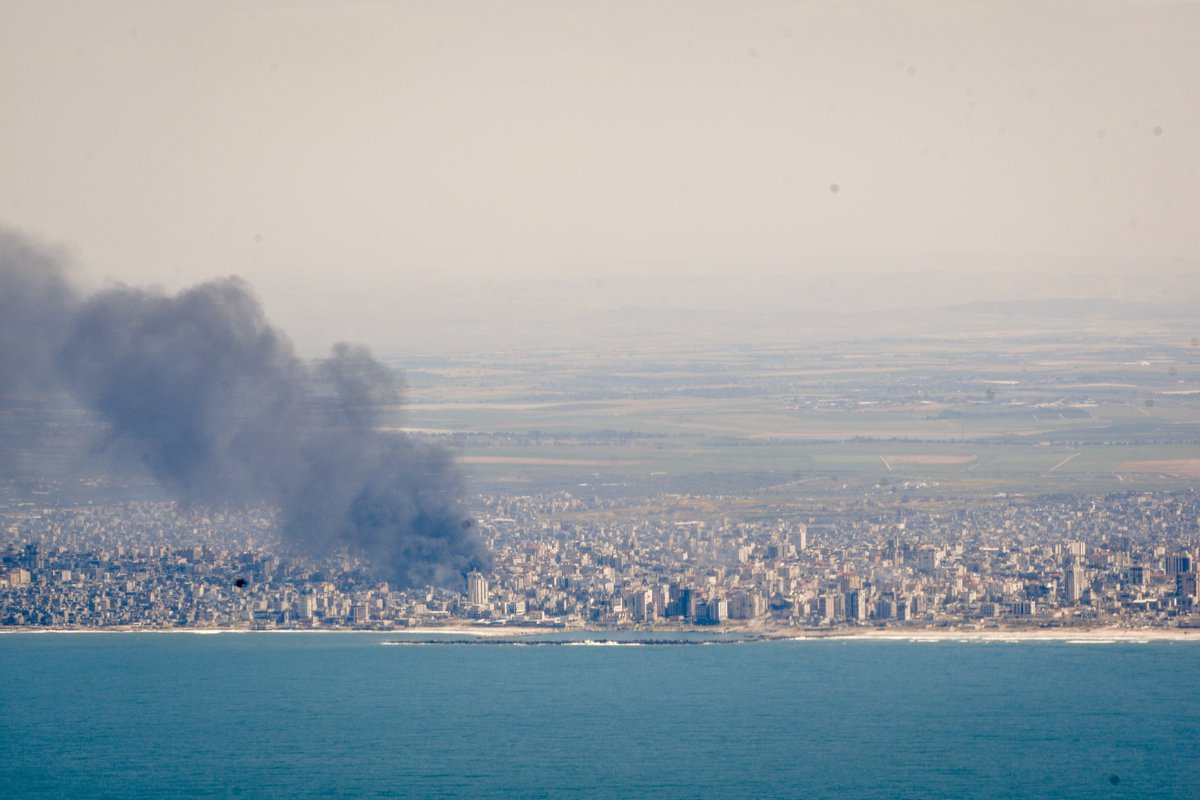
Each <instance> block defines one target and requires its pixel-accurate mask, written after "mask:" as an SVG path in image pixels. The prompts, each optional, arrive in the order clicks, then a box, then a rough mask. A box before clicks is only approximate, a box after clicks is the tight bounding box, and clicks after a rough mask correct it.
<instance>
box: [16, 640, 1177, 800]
mask: <svg viewBox="0 0 1200 800" xmlns="http://www.w3.org/2000/svg"><path fill="white" fill-rule="evenodd" d="M420 638H422V639H429V638H430V637H429V636H427V635H422V636H421V637H420ZM603 638H611V637H601V636H597V635H596V634H591V635H590V636H589V635H581V636H580V637H578V638H571V639H568V640H566V641H574V642H581V643H587V642H593V643H594V642H598V641H599V640H601V639H603ZM635 638H636V637H635ZM660 638H662V637H660ZM685 638H690V637H685ZM403 639H404V637H403V636H397V635H396V634H345V635H339V636H327V635H320V634H295V635H288V636H271V635H245V636H158V635H153V634H125V635H114V636H41V635H32V634H30V635H25V634H14V635H9V636H4V637H0V672H2V674H3V676H4V680H3V681H0V707H2V708H3V709H4V714H3V715H2V719H0V785H2V786H4V787H6V792H7V794H8V795H10V796H14V797H72V798H100V797H113V798H116V797H145V798H149V797H164V796H187V797H272V798H274V797H280V798H282V797H360V796H373V797H445V798H457V797H485V796H486V797H531V798H536V797H543V798H550V797H613V798H616V797H621V798H626V797H655V798H660V797H765V796H775V797H835V796H853V797H910V798H918V797H947V796H957V797H1013V798H1016V797H1050V796H1054V797H1067V798H1073V797H1078V798H1084V797H1088V798H1092V797H1146V796H1155V797H1180V798H1182V797H1194V796H1195V782H1194V778H1193V775H1194V770H1195V767H1196V766H1197V764H1200V693H1197V692H1195V691H1193V690H1192V687H1191V686H1190V676H1193V675H1194V674H1195V673H1196V669H1197V667H1198V666H1200V647H1197V646H1196V645H1195V644H1194V643H1192V642H1173V641H1150V642H1147V643H1137V642H1125V641H1115V640H1103V639H1096V640H1089V641H1094V642H1095V643H1097V644H1100V645H1103V646H1086V647H1084V646H1078V644H1077V643H1073V642H1068V641H1033V642H1029V641H1025V642H1002V641H990V642H978V641H972V642H965V643H964V642H957V641H953V640H951V641H946V640H937V641H921V642H909V641H878V640H866V639H853V640H846V639H823V640H804V641H754V642H746V643H743V644H736V645H732V646H714V647H684V646H671V645H669V644H667V645H659V646H640V647H636V646H635V647H620V646H618V647H605V646H600V647H579V646H570V647H527V646H513V647H505V646H489V647H472V646H468V645H465V644H455V643H443V644H439V645H435V646H426V647H388V646H383V645H384V643H385V642H388V641H397V640H403ZM1079 641H1084V640H1079Z"/></svg>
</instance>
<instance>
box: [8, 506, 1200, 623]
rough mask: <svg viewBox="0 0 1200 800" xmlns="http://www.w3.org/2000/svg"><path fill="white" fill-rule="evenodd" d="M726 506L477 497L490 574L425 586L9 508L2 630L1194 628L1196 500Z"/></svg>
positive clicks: (204, 520)
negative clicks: (754, 512) (770, 509)
mask: <svg viewBox="0 0 1200 800" xmlns="http://www.w3.org/2000/svg"><path fill="white" fill-rule="evenodd" d="M722 500H723V501H725V502H724V504H723V503H722V502H718V501H722ZM733 500H734V498H707V497H706V498H701V497H689V496H684V495H680V496H669V497H658V498H653V502H654V506H655V507H656V508H658V509H659V510H660V513H659V514H657V515H651V514H649V513H648V512H647V511H646V502H645V501H642V502H641V503H637V504H635V503H634V502H633V501H631V500H620V499H603V498H596V497H590V498H588V497H583V496H574V495H573V494H571V493H568V492H565V491H558V492H552V493H546V494H536V495H503V496H501V495H493V496H479V497H476V498H473V502H472V508H473V509H475V511H476V515H477V521H478V525H479V529H480V532H481V535H482V536H483V537H484V539H485V541H486V543H487V545H488V546H489V548H490V550H491V552H492V553H493V555H494V562H493V565H492V566H491V567H490V568H488V569H487V570H485V571H471V572H469V573H467V574H465V575H463V576H462V580H461V583H458V584H457V585H449V586H436V587H435V586H425V587H400V586H395V585H390V584H389V583H388V582H387V581H385V580H382V579H381V578H380V576H378V575H372V574H371V573H370V572H369V571H368V570H367V568H366V567H367V565H366V564H364V563H362V562H360V561H358V560H356V558H355V557H354V555H353V554H351V553H343V554H341V555H340V556H339V557H335V558H329V559H326V560H325V561H323V562H321V563H314V562H312V561H310V560H307V559H304V558H302V557H291V556H288V555H286V554H285V553H283V552H281V548H280V546H279V540H278V538H277V535H276V533H275V530H276V524H277V523H276V520H275V518H274V515H273V513H272V511H271V509H269V508H267V507H251V508H237V509H233V508H226V509H211V508H201V507H185V506H179V505H177V504H175V503H172V502H165V501H161V502H151V501H143V502H126V503H118V504H113V505H107V506H106V505H95V506H45V507H42V506H39V505H37V504H34V503H30V502H22V503H15V504H12V505H10V506H9V507H8V508H6V509H5V510H4V513H3V517H2V518H0V525H2V527H0V532H2V534H3V540H2V541H3V550H2V564H0V627H6V628H9V629H14V628H24V629H29V628H58V629H84V628H86V629H91V628H95V629H218V630H219V629H253V630H270V629H361V630H393V629H394V630H401V629H406V628H408V629H428V628H435V627H441V626H447V627H456V626H457V627H459V628H461V627H463V626H496V627H503V626H515V627H521V628H541V627H545V628H549V629H558V628H582V629H596V630H607V629H651V630H652V629H663V630H680V629H685V628H688V627H690V626H722V629H731V630H737V629H749V630H774V629H783V630H818V631H819V630H825V631H835V632H836V631H839V630H841V631H853V630H856V629H863V628H868V629H869V628H885V629H888V628H897V629H905V628H909V629H922V628H924V629H938V628H943V629H946V628H949V629H961V630H988V629H996V628H1080V629H1084V628H1097V627H1111V628H1128V629H1146V628H1159V629H1161V628H1188V627H1200V613H1198V612H1197V609H1198V605H1200V590H1198V582H1197V555H1198V548H1200V532H1198V526H1197V520H1198V519H1200V500H1198V499H1197V497H1196V495H1195V493H1194V492H1141V493H1128V494H1109V495H1096V496H1087V495H1052V496H1046V497H1036V498H1035V497H1024V496H1006V495H997V496H993V497H990V498H984V499H975V500H973V501H972V502H970V503H963V502H961V501H960V500H954V499H952V498H948V497H942V498H939V497H929V498H926V499H925V500H923V501H922V502H920V503H915V504H911V505H910V504H904V503H900V502H896V501H892V502H887V501H885V500H880V501H878V502H876V501H871V502H865V503H864V502H862V501H859V502H857V503H854V504H852V503H850V502H848V501H846V502H843V503H840V504H839V503H838V502H837V501H836V500H832V499H828V498H826V499H818V498H812V499H810V501H808V502H800V501H795V502H793V503H792V504H791V505H790V507H786V508H785V507H784V506H782V505H781V506H779V507H778V508H776V510H777V511H780V512H782V511H787V512H788V513H779V514H778V515H777V516H775V517H774V518H768V517H765V516H764V517H761V518H758V519H749V518H743V519H736V518H732V517H731V516H730V515H728V514H723V513H721V512H720V509H721V508H722V506H723V505H724V507H725V508H726V509H728V508H731V507H733V506H734V505H735V504H734V503H733ZM635 506H636V507H635ZM702 508H703V509H709V510H708V512H707V513H700V512H699V511H698V510H699V509H702ZM714 509H716V511H714ZM689 510H693V511H696V513H695V514H693V515H692V516H688V515H687V514H686V513H684V512H686V511H689ZM630 520H634V521H630Z"/></svg>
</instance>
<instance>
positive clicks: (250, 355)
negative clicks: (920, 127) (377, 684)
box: [0, 234, 490, 585]
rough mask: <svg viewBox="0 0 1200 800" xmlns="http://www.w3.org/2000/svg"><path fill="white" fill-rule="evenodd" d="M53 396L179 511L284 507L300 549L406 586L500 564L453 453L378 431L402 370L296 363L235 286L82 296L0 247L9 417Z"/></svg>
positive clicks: (38, 261)
mask: <svg viewBox="0 0 1200 800" xmlns="http://www.w3.org/2000/svg"><path fill="white" fill-rule="evenodd" d="M56 388H61V389H65V390H66V391H68V392H69V393H70V395H71V396H72V397H73V398H75V400H77V401H78V402H79V403H80V404H81V405H83V406H84V407H85V408H86V409H88V410H89V411H91V412H92V413H93V414H94V415H95V416H96V417H97V418H98V419H99V420H100V421H102V422H103V423H105V426H106V433H105V440H104V445H105V448H106V449H107V450H108V451H110V452H112V453H115V454H117V455H118V456H120V457H122V458H127V459H131V460H133V461H135V462H137V463H139V464H141V465H143V466H144V467H145V468H146V469H148V470H149V472H150V473H151V474H152V475H153V476H154V477H155V478H156V479H157V480H158V481H159V483H161V484H162V486H164V487H165V488H166V489H167V490H168V491H170V492H171V493H172V494H174V495H175V496H176V497H178V498H180V499H182V500H186V501H190V502H225V501H235V502H244V501H267V502H270V503H272V504H274V505H276V506H278V508H279V509H280V520H281V533H282V535H283V537H284V541H285V542H286V543H287V544H288V545H289V546H291V547H293V548H295V549H298V550H300V551H302V552H305V553H308V554H310V555H314V556H322V555H326V554H329V553H332V552H336V551H339V550H341V549H343V548H345V549H348V550H349V551H350V552H351V553H354V554H356V555H359V556H361V557H363V558H364V559H365V560H366V561H367V562H368V563H369V565H370V568H371V569H372V571H373V572H374V573H375V574H377V575H378V576H380V577H385V578H388V579H390V580H393V581H396V582H398V583H400V584H404V585H423V584H426V583H433V584H441V585H446V584H450V583H453V582H455V581H457V580H458V579H459V578H460V576H461V575H462V573H464V572H465V571H467V570H469V569H472V568H477V567H482V568H486V567H487V566H488V564H489V560H490V556H489V554H488V553H487V551H486V549H485V548H484V546H483V544H482V542H481V541H480V539H479V537H478V536H477V535H476V532H475V530H474V527H473V525H472V522H471V520H470V519H469V517H468V515H467V513H466V511H465V510H464V508H463V506H462V502H461V497H462V492H463V483H462V478H461V474H460V473H459V471H458V469H457V467H456V465H455V464H454V461H453V458H452V457H451V454H450V453H449V452H448V451H447V450H445V449H444V448H441V447H438V446H435V445H432V444H429V443H426V442H422V441H418V440H415V439H412V438H411V437H408V436H405V435H403V434H398V433H390V432H389V433H385V432H382V431H380V429H379V427H380V411H381V407H383V406H385V405H388V404H394V403H396V402H398V401H399V399H400V390H399V383H398V380H397V378H396V376H395V375H394V374H393V372H392V371H391V370H390V369H388V368H387V367H386V366H384V365H383V364H381V363H380V362H379V361H377V360H375V359H374V358H373V357H372V356H371V354H370V353H369V352H368V351H367V349H366V348H364V347H360V346H356V345H347V344H339V345H336V346H335V347H334V348H333V350H332V352H331V354H330V355H329V357H328V358H325V359H323V360H321V361H318V362H317V363H315V364H312V363H308V362H306V361H304V360H302V359H300V358H299V357H298V356H297V355H296V354H295V351H294V348H293V346H292V344H291V341H290V340H289V339H288V337H287V336H286V335H285V334H284V333H283V332H282V331H280V330H279V329H277V328H275V327H273V326H272V325H271V324H270V323H269V322H268V321H267V319H266V317H265V315H264V314H263V310H262V307H261V306H260V305H259V303H258V300H257V299H256V298H255V297H254V295H253V293H252V292H251V290H250V287H249V286H248V285H247V284H246V283H244V282H243V281H241V280H240V279H238V278H226V279H222V280H214V281H210V282H208V283H204V284H201V285H198V286H195V287H193V288H190V289H187V290H185V291H182V292H180V293H178V294H175V295H169V294H165V293H162V292H159V291H155V290H148V289H140V288H133V287H128V286H117V287H114V288H110V289H106V290H104V291H100V292H97V293H94V294H91V295H84V294H83V293H81V292H79V291H77V290H75V289H74V288H73V287H72V286H71V284H70V282H69V281H68V280H67V276H66V274H65V272H64V270H63V268H62V266H61V265H60V263H59V261H58V260H57V259H55V258H54V257H53V256H51V255H49V254H47V253H45V252H44V251H42V250H40V249H38V248H37V247H35V246H33V245H30V244H29V243H27V242H25V241H23V240H21V239H20V238H19V237H16V236H14V235H12V234H5V235H2V236H0V413H13V412H14V410H15V409H18V408H19V407H22V406H23V404H25V405H27V404H29V403H33V402H37V398H39V397H44V396H45V394H46V393H47V392H49V391H52V390H54V389H56ZM9 427H12V426H11V425H10V426H9Z"/></svg>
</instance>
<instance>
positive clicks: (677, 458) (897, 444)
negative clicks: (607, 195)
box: [391, 340, 1200, 492]
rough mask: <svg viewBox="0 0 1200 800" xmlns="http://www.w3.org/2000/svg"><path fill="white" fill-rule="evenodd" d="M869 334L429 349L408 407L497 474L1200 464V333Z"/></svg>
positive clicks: (992, 483)
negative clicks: (792, 340)
mask: <svg viewBox="0 0 1200 800" xmlns="http://www.w3.org/2000/svg"><path fill="white" fill-rule="evenodd" d="M853 349H854V352H847V351H846V350H845V349H842V348H827V349H824V350H819V349H811V350H794V351H792V350H781V349H775V350H764V351H753V352H727V353H721V352H711V351H695V352H688V351H681V352H672V353H651V352H638V353H629V352H624V353H614V354H608V355H607V356H602V355H595V354H593V355H589V356H586V357H585V356H580V355H579V354H576V353H569V352H567V353H543V354H539V355H538V356H537V357H536V358H535V357H532V356H522V355H520V354H514V355H510V356H507V357H504V358H498V357H491V358H483V357H463V358H460V359H456V360H455V362H454V363H452V364H449V365H447V364H446V363H445V362H444V360H443V361H442V362H439V363H438V364H437V365H431V366H424V367H418V368H416V369H413V368H411V367H410V369H409V371H408V378H409V403H408V404H407V405H406V406H404V407H402V408H398V409H396V411H395V415H394V418H393V419H392V421H391V423H392V425H393V426H394V427H397V428H403V429H407V430H412V431H415V432H417V433H418V434H420V435H425V436H430V437H432V438H434V439H437V440H439V441H443V442H445V443H447V444H448V445H449V446H451V447H452V448H454V449H455V451H456V452H457V453H459V454H460V456H461V459H462V461H463V463H464V465H465V467H466V468H467V471H468V474H469V475H470V477H471V479H472V481H473V483H475V484H476V485H478V486H480V487H496V486H515V485H524V486H528V487H531V488H551V487H558V486H565V487H569V486H578V485H579V484H581V483H584V484H587V485H588V486H589V487H594V486H607V487H609V488H612V487H623V488H624V489H625V490H627V491H629V492H638V491H645V490H649V491H653V490H656V489H663V488H669V489H672V490H675V491H686V490H687V489H688V487H689V486H690V485H695V486H696V487H698V488H703V489H704V490H705V491H712V490H714V488H717V489H719V488H720V487H721V486H728V487H730V490H731V491H749V492H753V491H756V490H761V491H782V490H790V489H789V487H802V486H803V487H814V486H821V485H827V484H839V482H850V483H853V484H856V485H857V484H863V483H873V484H876V485H884V486H886V485H892V486H897V487H905V488H912V489H920V488H930V487H936V488H937V489H939V490H942V491H971V492H996V491H1023V492H1028V491H1039V492H1043V491H1044V492H1058V491H1076V490H1079V491H1083V490H1086V491H1095V490H1125V489H1143V488H1167V487H1170V488H1180V487H1186V486H1194V485H1196V483H1197V482H1200V472H1198V471H1197V463H1196V461H1195V459H1197V458H1200V444H1198V443H1200V392H1195V390H1196V389H1200V352H1198V351H1197V350H1196V348H1194V347H1190V346H1189V345H1187V344H1186V343H1185V344H1180V343H1172V342H1165V343H1164V342H1159V341H1156V340H1147V341H1142V342H1132V343H1131V342H1126V341H1122V342H1120V343H1117V344H1112V343H1107V342H1098V343H1079V342H1069V343H1054V342H1049V343H1046V342H1017V343H1013V342H999V341H998V342H987V343H980V342H969V343H961V342H945V341H936V342H923V343H922V342H918V343H912V342H905V343H876V344H873V345H865V344H863V343H856V344H855V346H854V348H853ZM922 485H923V486H922Z"/></svg>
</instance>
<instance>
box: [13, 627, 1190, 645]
mask: <svg viewBox="0 0 1200 800" xmlns="http://www.w3.org/2000/svg"><path fill="white" fill-rule="evenodd" d="M30 633H36V634H73V633H83V634H120V633H152V634H176V635H178V634H190V635H216V634H256V633H257V634H271V635H278V634H304V633H307V634H358V635H368V636H380V637H384V636H402V637H408V636H459V637H471V638H480V639H483V638H502V637H512V638H519V637H527V636H536V635H545V634H555V633H572V634H579V635H587V636H592V637H595V638H600V639H603V638H606V637H611V636H621V635H626V634H630V633H641V634H645V635H647V636H658V637H667V638H669V637H671V636H676V635H679V634H695V633H708V634H726V635H729V636H732V637H734V638H735V639H736V640H737V641H747V640H751V641H876V642H879V641H883V642H911V643H922V642H961V643H971V642H1008V643H1019V642H1065V643H1070V644H1117V643H1133V644H1139V643H1148V642H1168V641H1169V642H1200V628H1113V627H1096V628H1037V629H1034V628H993V629H987V630H973V629H968V630H959V629H952V628H882V629H867V630H861V629H844V630H838V629H833V630H830V629H811V630H806V629H803V628H759V629H738V628H733V629H729V628H726V629H721V628H703V629H697V628H687V627H681V628H653V629H645V628H637V629H620V628H545V627H518V626H513V627H500V626H473V625H462V626H425V627H420V628H395V629H393V630H354V629H350V628H333V629H330V628H324V629H321V628H316V629H299V628H285V629H273V630H251V629H249V628H132V627H117V628H40V627H39V628H33V627H14V628H6V629H0V636H3V635H4V634H30ZM717 641H719V640H717Z"/></svg>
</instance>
